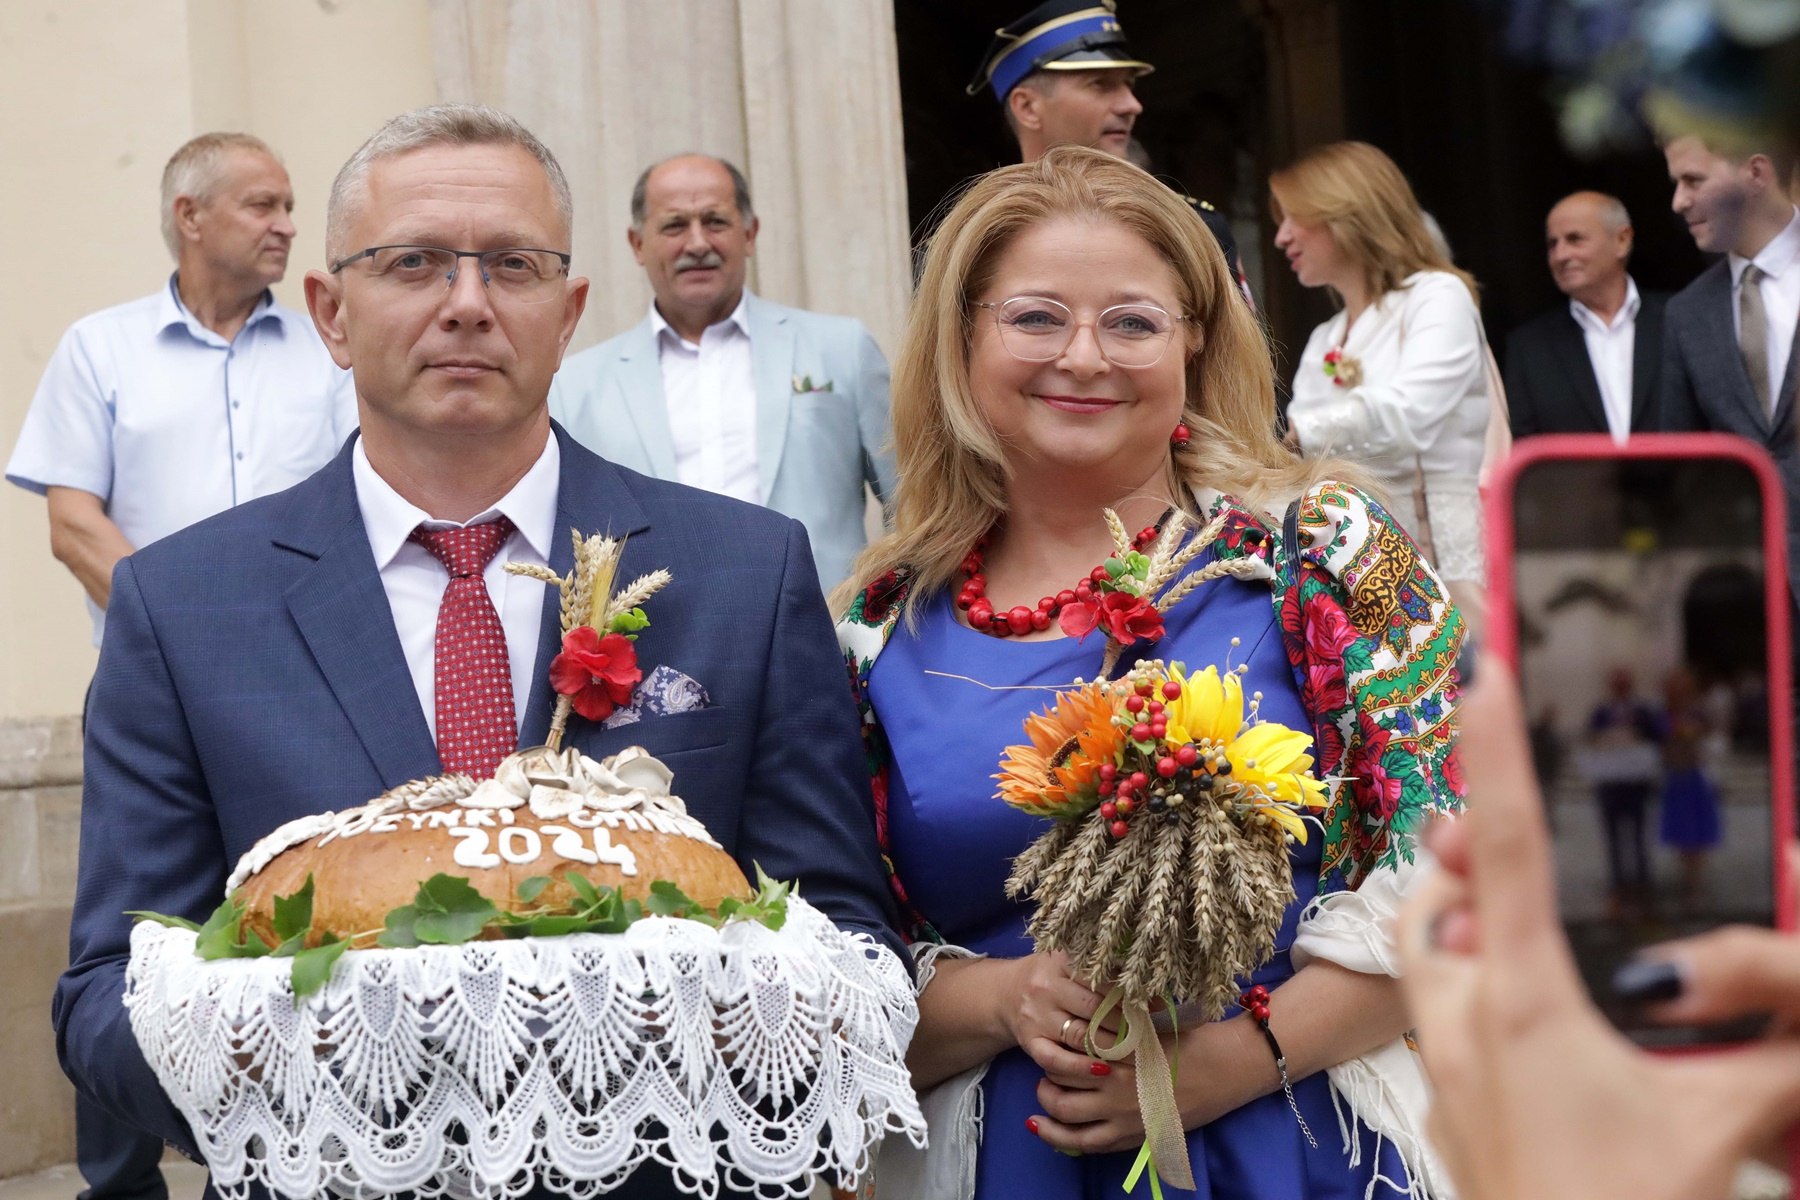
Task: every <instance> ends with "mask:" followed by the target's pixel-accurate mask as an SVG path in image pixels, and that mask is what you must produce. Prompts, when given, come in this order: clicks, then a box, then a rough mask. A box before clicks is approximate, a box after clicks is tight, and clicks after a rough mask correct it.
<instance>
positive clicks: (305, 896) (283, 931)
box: [275, 875, 313, 942]
mask: <svg viewBox="0 0 1800 1200" xmlns="http://www.w3.org/2000/svg"><path fill="white" fill-rule="evenodd" d="M312 903H313V877H312V876H311V875H308V876H307V877H306V886H305V887H303V888H301V889H300V890H299V891H297V892H295V893H294V894H293V895H291V896H277V897H275V936H276V937H278V938H280V939H282V941H283V942H286V941H288V940H289V939H291V938H294V937H302V938H304V937H305V936H306V931H307V930H309V929H311V928H312Z"/></svg>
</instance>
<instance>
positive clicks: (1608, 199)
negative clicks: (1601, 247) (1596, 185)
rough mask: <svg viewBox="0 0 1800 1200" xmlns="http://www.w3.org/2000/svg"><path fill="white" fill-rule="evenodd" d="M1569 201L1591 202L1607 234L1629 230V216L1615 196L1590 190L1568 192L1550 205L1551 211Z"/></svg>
mask: <svg viewBox="0 0 1800 1200" xmlns="http://www.w3.org/2000/svg"><path fill="white" fill-rule="evenodd" d="M1571 200H1588V201H1591V202H1592V203H1593V205H1594V207H1595V208H1596V209H1597V210H1598V212H1599V215H1600V224H1602V225H1604V226H1605V227H1606V232H1608V233H1617V232H1619V231H1620V230H1621V229H1630V228H1631V214H1630V213H1629V212H1627V211H1625V205H1624V203H1623V202H1622V201H1621V200H1620V199H1619V198H1618V197H1617V196H1609V195H1607V194H1606V193H1605V192H1596V191H1592V190H1583V191H1579V192H1570V193H1569V194H1568V195H1566V196H1564V197H1563V198H1562V199H1561V200H1558V201H1557V202H1556V203H1555V204H1553V205H1551V206H1550V207H1551V210H1552V211H1555V210H1556V209H1559V208H1561V207H1562V206H1563V205H1565V204H1567V203H1568V202H1569V201H1571Z"/></svg>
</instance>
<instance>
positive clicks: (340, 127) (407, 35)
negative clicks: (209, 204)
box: [0, 0, 436, 1179]
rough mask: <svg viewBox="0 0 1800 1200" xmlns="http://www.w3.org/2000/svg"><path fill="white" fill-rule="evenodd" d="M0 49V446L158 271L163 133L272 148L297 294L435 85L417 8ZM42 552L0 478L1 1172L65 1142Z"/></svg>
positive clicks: (193, 3)
mask: <svg viewBox="0 0 1800 1200" xmlns="http://www.w3.org/2000/svg"><path fill="white" fill-rule="evenodd" d="M0 61H4V62H5V63H6V70H5V71H4V72H0V113H5V114H6V115H7V120H6V121H4V122H0V162H4V163H5V164H6V169H5V170H4V171H0V227H4V228H5V229H6V230H7V231H8V235H9V237H10V238H11V242H10V245H9V258H10V260H11V261H10V266H11V270H10V271H9V272H8V273H7V278H6V283H5V286H4V287H0V328H4V329H5V330H6V331H7V335H8V336H7V337H6V338H5V339H4V340H0V454H7V455H10V453H11V450H12V446H13V443H14V441H15V440H16V439H17V436H18V429H19V425H20V423H21V422H22V421H23V420H24V417H25V409H26V406H27V405H28V404H29V403H30V401H31V396H32V392H33V391H34V390H35V388H36V386H37V380H38V377H39V376H40V375H41V374H42V372H43V368H44V363H45V361H46V360H47V359H48V358H49V355H50V352H51V350H52V349H54V347H55V346H56V342H57V339H58V338H59V337H60V336H61V335H62V332H63V330H64V329H65V328H67V327H68V325H69V324H70V322H72V321H74V320H75V319H76V318H77V317H80V316H82V315H84V314H86V313H89V312H92V311H94V310H95V309H99V308H104V307H106V306H108V305H111V304H116V303H119V302H121V301H125V300H130V299H133V298H135V297H137V296H141V295H144V294H146V293H148V292H150V291H152V290H154V289H155V288H157V287H158V286H160V285H161V283H162V281H163V280H164V278H166V276H167V274H168V272H169V270H170V262H169V258H168V254H167V252H166V251H165V250H164V249H163V245H162V240H161V238H160V236H159V235H158V233H157V188H158V182H159V180H160V178H161V175H162V165H163V163H164V162H165V161H166V160H167V158H168V156H169V154H170V153H171V152H172V151H173V150H174V149H175V147H176V146H178V145H180V144H181V143H182V142H183V141H185V140H186V139H187V138H189V137H191V136H192V135H194V134H195V133H198V132H201V131H203V130H207V129H219V128H231V129H243V130H248V131H249V132H251V133H255V134H257V135H259V136H261V137H263V138H265V139H267V140H268V141H269V142H270V143H271V144H272V145H273V146H275V147H276V149H277V150H279V151H280V152H281V154H282V155H283V156H284V157H285V158H286V160H287V164H288V169H289V171H290V173H291V174H292V176H293V181H294V191H295V195H296V198H297V200H298V206H297V209H296V211H295V214H294V215H295V222H296V224H297V225H298V226H299V239H298V241H297V243H296V246H295V252H294V255H293V258H292V263H293V267H292V269H291V275H290V277H289V278H288V279H287V280H286V281H284V282H283V283H282V284H281V286H280V287H278V288H277V289H276V290H277V292H278V293H279V294H280V296H281V299H282V300H283V301H285V302H287V303H289V304H295V305H298V304H299V303H300V302H301V292H300V287H299V280H300V275H301V273H302V272H303V271H304V269H305V268H306V267H308V266H312V265H315V264H317V263H318V261H319V259H320V258H321V257H322V239H321V232H322V226H323V224H324V207H325V194H326V191H327V188H328V187H329V185H330V182H331V177H332V175H333V174H334V173H335V172H336V171H337V168H338V166H339V164H341V163H342V162H343V160H344V159H345V158H346V157H348V155H349V154H350V152H351V151H352V150H353V149H355V147H356V145H357V144H358V143H359V142H360V141H361V140H362V139H363V138H364V137H366V136H368V134H369V133H370V132H371V131H372V130H373V129H374V128H375V126H376V125H378V124H379V123H380V122H381V121H382V120H383V119H385V118H387V117H389V116H391V115H392V114H394V113H396V112H399V111H401V110H403V109H407V108H412V107H414V106H416V105H419V104H423V103H429V102H430V101H432V100H434V99H435V98H436V83H435V80H434V77H433V73H432V66H431V37H430V19H429V13H428V10H427V6H426V0H334V2H332V3H323V2H321V3H303V2H300V0H132V2H131V3H123V2H119V0H5V2H4V3H0ZM48 543H49V538H48V526H47V524H46V521H45V515H44V502H43V501H42V500H41V499H39V498H38V497H37V496H34V495H31V494H30V493H28V492H25V491H22V490H21V489H19V488H16V487H13V486H11V485H10V484H8V485H5V486H0V663H3V664H4V666H0V921H4V923H5V927H6V930H7V934H6V936H5V939H4V942H5V947H6V956H7V970H6V972H5V978H4V980H3V981H0V1079H4V1080H5V1081H6V1088H5V1090H4V1094H3V1095H0V1179H3V1178H5V1177H7V1176H10V1175H16V1174H20V1173H24V1172H29V1171H33V1170H37V1169H39V1168H41V1167H44V1166H48V1165H50V1164H52V1163H62V1162H68V1161H69V1160H70V1159H71V1158H72V1157H73V1154H74V1145H73V1140H72V1139H73V1119H72V1112H73V1092H72V1091H71V1090H70V1088H69V1085H68V1083H67V1082H66V1081H65V1080H64V1079H63V1077H62V1075H61V1073H60V1071H58V1070H57V1067H56V1058H55V1054H54V1051H53V1048H52V1045H51V1038H50V1029H49V1019H48V1011H49V999H50V993H51V989H52V987H53V986H54V984H55V981H56V976H57V975H58V974H59V973H60V972H61V970H62V967H63V964H64V963H65V962H66V961H67V957H66V956H67V949H68V927H69V901H70V897H71V895H72V890H73V883H74V858H75V833H76V828H75V823H76V819H77V814H78V812H79V806H80V786H79V779H80V738H79V732H78V729H77V726H76V722H75V720H74V716H73V714H75V713H76V712H78V711H79V709H80V707H81V696H82V692H83V691H84V689H85V688H86V687H87V681H88V676H89V675H90V674H91V672H92V670H93V663H94V654H93V651H92V650H91V649H90V647H89V644H88V636H89V635H88V622H87V615H86V612H85V610H84V608H83V605H82V603H81V591H80V589H79V588H78V587H77V586H76V584H75V582H74V580H73V579H72V578H71V577H70V576H69V574H68V572H67V571H66V570H64V569H63V567H62V566H61V565H60V564H58V563H57V562H56V561H55V560H54V559H52V558H51V557H50V553H49V544H48ZM58 714H60V716H58ZM52 716H57V717H58V719H54V720H44V719H39V718H44V717H52ZM9 718H22V719H20V720H9Z"/></svg>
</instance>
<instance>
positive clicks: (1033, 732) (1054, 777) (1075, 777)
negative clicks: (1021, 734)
mask: <svg viewBox="0 0 1800 1200" xmlns="http://www.w3.org/2000/svg"><path fill="white" fill-rule="evenodd" d="M1113 715H1114V708H1113V702H1112V700H1111V699H1109V698H1108V697H1107V695H1106V693H1105V692H1104V691H1102V690H1101V688H1100V686H1099V685H1098V684H1092V683H1090V684H1087V685H1086V686H1084V687H1080V688H1075V689H1073V690H1071V691H1067V692H1064V693H1062V694H1061V695H1060V696H1058V697H1057V699H1056V703H1055V704H1053V705H1051V706H1050V707H1049V708H1047V709H1045V710H1044V711H1043V712H1042V713H1033V714H1032V715H1031V716H1029V717H1026V718H1025V735H1026V736H1027V737H1029V738H1030V739H1031V741H1030V742H1028V743H1026V744H1023V745H1018V746H1008V747H1007V748H1006V753H1005V755H1004V756H1003V757H1002V758H1001V760H1000V773H999V774H998V775H996V776H994V778H995V779H997V780H999V781H1000V790H999V793H998V795H999V798H1000V799H1002V800H1004V801H1006V803H1008V804H1010V805H1012V806H1013V807H1014V808H1019V809H1023V810H1025V811H1026V812H1031V813H1038V814H1040V815H1043V816H1047V817H1057V818H1066V817H1073V816H1079V815H1080V814H1082V813H1084V812H1086V811H1087V810H1088V809H1090V808H1093V807H1094V806H1095V805H1096V804H1098V803H1099V802H1100V794H1099V792H1098V790H1097V785H1098V783H1099V778H1100V765H1101V764H1102V763H1109V762H1116V761H1117V760H1118V755H1119V750H1120V748H1121V747H1122V746H1123V745H1124V742H1125V735H1124V733H1123V732H1122V731H1121V730H1120V729H1119V727H1118V726H1117V725H1115V724H1114V723H1113Z"/></svg>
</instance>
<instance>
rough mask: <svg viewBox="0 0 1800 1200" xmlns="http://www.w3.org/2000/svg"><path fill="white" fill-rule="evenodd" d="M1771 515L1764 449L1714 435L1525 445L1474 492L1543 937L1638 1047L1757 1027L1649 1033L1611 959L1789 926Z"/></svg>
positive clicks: (1778, 576) (1780, 510)
mask: <svg viewBox="0 0 1800 1200" xmlns="http://www.w3.org/2000/svg"><path fill="white" fill-rule="evenodd" d="M1785 520H1786V518H1785V510H1784V501H1783V491H1782V487H1781V482H1780V478H1779V476H1778V475H1777V473H1776V471H1775V467H1774V464H1773V462H1771V460H1770V459H1769V457H1768V455H1767V454H1765V453H1764V452H1763V451H1762V450H1761V448H1759V447H1756V446H1754V445H1752V444H1751V443H1749V442H1747V441H1744V440H1743V439H1741V438H1735V437H1729V436H1726V435H1723V434H1705V433H1697V434H1649V435H1644V436H1634V437H1633V438H1631V440H1630V441H1628V442H1627V443H1625V444H1624V445H1622V446H1621V445H1618V444H1616V443H1614V442H1613V440H1612V439H1611V438H1610V437H1607V436H1606V435H1604V434H1596V435H1557V436H1546V437H1539V438H1532V439H1530V440H1528V441H1525V442H1522V443H1520V445H1519V446H1518V448H1517V449H1516V451H1515V452H1514V454H1513V456H1512V458H1511V459H1510V460H1509V461H1508V462H1507V463H1506V464H1505V466H1504V467H1503V469H1502V471H1501V472H1500V474H1499V475H1498V477H1497V478H1496V479H1495V480H1494V481H1492V484H1491V487H1490V492H1489V497H1488V545H1489V556H1488V561H1489V564H1490V567H1489V595H1488V603H1489V620H1488V638H1489V640H1490V643H1491V645H1492V646H1493V648H1494V649H1495V650H1496V651H1497V652H1498V653H1500V654H1501V655H1503V656H1504V657H1505V658H1506V659H1507V660H1508V661H1510V662H1511V663H1512V665H1513V667H1514V669H1515V671H1516V672H1517V674H1518V679H1519V685H1520V690H1521V693H1522V695H1523V700H1524V708H1525V714H1526V720H1527V721H1528V722H1529V724H1530V729H1531V753H1532V758H1533V761H1534V765H1535V766H1536V768H1537V773H1538V779H1539V783H1540V785H1541V787H1542V790H1543V793H1544V800H1545V804H1546V808H1547V813H1548V816H1549V819H1550V823H1551V827H1552V841H1553V843H1554V845H1555V848H1556V859H1557V892H1558V908H1559V911H1560V912H1561V914H1562V919H1563V925H1564V928H1565V930H1566V931H1567V933H1568V936H1569V941H1570V944H1571V945H1572V946H1573V948H1574V950H1575V957H1576V961H1577V963H1578V965H1579V967H1580V970H1581V974H1582V977H1583V979H1584V980H1585V981H1586V982H1587V984H1588V986H1589V990H1590V992H1591V994H1592V995H1593V998H1594V1000H1595V1003H1597V1004H1598V1005H1599V1007H1600V1008H1601V1010H1602V1011H1603V1012H1605V1013H1606V1015H1607V1016H1608V1018H1609V1019H1611V1020H1612V1022H1613V1023H1614V1024H1615V1025H1616V1026H1617V1027H1618V1028H1619V1029H1620V1030H1622V1031H1623V1032H1624V1033H1625V1034H1626V1035H1627V1036H1629V1037H1631V1038H1632V1039H1633V1040H1634V1041H1636V1042H1638V1043H1639V1044H1641V1045H1644V1046H1647V1047H1651V1048H1654V1049H1658V1050H1671V1051H1682V1050H1699V1049H1704V1048H1707V1047H1712V1046H1718V1045H1725V1044H1730V1043H1733V1042H1738V1041H1743V1040H1745V1039H1747V1038H1750V1037H1754V1036H1756V1035H1757V1033H1758V1032H1759V1031H1760V1030H1761V1028H1762V1026H1763V1024H1764V1023H1763V1022H1761V1021H1757V1020H1749V1021H1737V1022H1731V1023H1729V1024H1724V1025H1711V1026H1672V1025H1666V1024H1659V1023H1656V1022H1653V1021H1650V1020H1649V1019H1647V1018H1646V1017H1645V1016H1644V1014H1643V1012H1642V1010H1641V1006H1638V1005H1635V1004H1630V1003H1627V1002H1624V1001H1621V1000H1620V999H1618V998H1617V997H1616V996H1615V995H1614V992H1613V989H1612V987H1611V980H1612V977H1613V974H1614V972H1615V971H1617V969H1618V968H1619V967H1620V966H1621V965H1623V964H1624V963H1626V962H1628V961H1630V960H1631V959H1632V958H1633V957H1634V956H1635V955H1636V954H1637V953H1638V952H1639V951H1641V950H1643V949H1644V948H1645V947H1648V946H1650V945H1653V944H1655V943H1657V942H1663V941H1667V940H1669V939H1671V938H1678V937H1686V936H1689V935H1691V934H1695V933H1700V932H1703V931H1705V930H1708V929H1712V928H1715V927H1717V926H1720V925H1726V924H1738V923H1747V924H1753V925H1763V926H1768V927H1775V928H1782V929H1791V928H1792V927H1793V917H1792V913H1793V896H1792V887H1793V881H1792V880H1791V879H1790V878H1789V873H1788V870H1787V858H1786V846H1787V843H1788V842H1789V841H1790V840H1792V838H1793V836H1794V816H1793V812H1794V801H1793V787H1794V744H1793V711H1792V686H1793V684H1792V678H1793V669H1792V651H1791V648H1790V647H1791V643H1790V630H1789V616H1790V613H1791V611H1792V608H1793V599H1792V597H1791V596H1790V592H1789V586H1788V576H1787V553H1786V547H1787V536H1786V529H1785Z"/></svg>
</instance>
